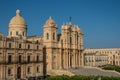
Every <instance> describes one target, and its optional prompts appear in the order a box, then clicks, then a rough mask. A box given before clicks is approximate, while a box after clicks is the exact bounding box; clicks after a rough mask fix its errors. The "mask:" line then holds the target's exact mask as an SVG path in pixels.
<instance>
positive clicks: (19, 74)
mask: <svg viewBox="0 0 120 80" xmlns="http://www.w3.org/2000/svg"><path fill="white" fill-rule="evenodd" d="M17 78H18V79H20V78H21V67H18V68H17Z"/></svg>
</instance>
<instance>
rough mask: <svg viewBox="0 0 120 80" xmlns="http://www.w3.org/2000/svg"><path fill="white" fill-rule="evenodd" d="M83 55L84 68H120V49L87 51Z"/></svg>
mask: <svg viewBox="0 0 120 80" xmlns="http://www.w3.org/2000/svg"><path fill="white" fill-rule="evenodd" d="M83 55H84V57H83V58H84V66H87V67H99V66H104V65H117V66H120V48H111V49H110V48H109V49H108V48H107V49H85V50H84V52H83Z"/></svg>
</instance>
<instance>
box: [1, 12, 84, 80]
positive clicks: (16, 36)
mask: <svg viewBox="0 0 120 80" xmlns="http://www.w3.org/2000/svg"><path fill="white" fill-rule="evenodd" d="M43 28H44V29H43V30H44V33H43V34H44V35H43V36H27V24H26V22H25V20H24V18H23V17H22V16H21V14H20V10H17V11H16V15H15V16H14V17H13V18H12V19H11V20H10V23H9V26H8V35H7V36H5V35H3V34H2V33H0V79H2V80H13V79H18V78H22V79H25V78H29V77H40V76H43V75H44V74H45V71H46V72H48V71H50V70H52V69H68V68H77V67H80V66H82V63H81V62H82V58H81V57H82V55H81V53H82V50H83V33H82V31H81V29H80V28H79V27H78V26H77V25H72V23H71V22H69V23H68V24H64V25H62V32H61V34H58V27H57V24H56V23H55V21H54V20H53V19H52V18H51V17H49V19H48V20H47V21H46V23H45V24H44V26H43ZM44 68H46V69H44Z"/></svg>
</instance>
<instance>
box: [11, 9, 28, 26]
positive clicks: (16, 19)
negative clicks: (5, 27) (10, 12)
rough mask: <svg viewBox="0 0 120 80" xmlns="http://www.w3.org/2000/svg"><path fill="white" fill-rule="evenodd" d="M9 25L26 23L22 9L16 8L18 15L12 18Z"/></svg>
mask: <svg viewBox="0 0 120 80" xmlns="http://www.w3.org/2000/svg"><path fill="white" fill-rule="evenodd" d="M9 25H26V22H25V20H24V18H23V17H21V16H20V10H16V16H14V17H13V18H12V19H11V20H10V23H9Z"/></svg>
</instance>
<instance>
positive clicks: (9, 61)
mask: <svg viewBox="0 0 120 80" xmlns="http://www.w3.org/2000/svg"><path fill="white" fill-rule="evenodd" d="M11 62H12V56H11V55H8V63H11Z"/></svg>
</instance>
